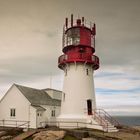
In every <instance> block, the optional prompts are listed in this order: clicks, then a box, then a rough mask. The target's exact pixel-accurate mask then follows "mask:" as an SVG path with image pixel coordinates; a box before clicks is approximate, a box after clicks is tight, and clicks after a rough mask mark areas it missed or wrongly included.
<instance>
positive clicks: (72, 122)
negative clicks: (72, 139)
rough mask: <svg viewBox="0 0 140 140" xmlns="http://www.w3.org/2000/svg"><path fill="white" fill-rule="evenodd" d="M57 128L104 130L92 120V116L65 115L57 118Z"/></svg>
mask: <svg viewBox="0 0 140 140" xmlns="http://www.w3.org/2000/svg"><path fill="white" fill-rule="evenodd" d="M57 121H58V122H59V123H58V126H59V128H68V129H73V128H93V129H98V130H104V129H103V127H102V126H101V125H99V124H98V122H97V121H96V120H94V118H93V116H90V115H89V116H86V115H81V116H80V115H75V116H74V115H68V116H67V115H65V116H59V117H58V118H57Z"/></svg>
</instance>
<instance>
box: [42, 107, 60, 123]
mask: <svg viewBox="0 0 140 140" xmlns="http://www.w3.org/2000/svg"><path fill="white" fill-rule="evenodd" d="M42 107H44V108H45V109H46V111H45V112H44V113H43V120H44V121H47V122H49V121H56V117H57V116H58V115H60V106H48V105H43V106H42ZM52 110H55V117H52V116H51V114H52Z"/></svg>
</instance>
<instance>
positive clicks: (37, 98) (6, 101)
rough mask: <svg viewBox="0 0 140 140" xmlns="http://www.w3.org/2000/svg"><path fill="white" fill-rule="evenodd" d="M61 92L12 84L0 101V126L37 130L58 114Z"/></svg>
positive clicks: (53, 119)
mask: <svg viewBox="0 0 140 140" xmlns="http://www.w3.org/2000/svg"><path fill="white" fill-rule="evenodd" d="M60 105H61V91H58V90H54V89H43V90H40V89H34V88H29V87H25V86H21V85H17V84H13V85H12V86H11V87H10V89H9V90H8V91H7V93H6V94H5V95H4V97H3V98H2V99H1V101H0V125H4V126H12V127H13V126H21V127H22V126H23V127H24V124H25V125H28V123H27V122H29V127H30V128H38V127H41V126H42V125H43V123H41V122H50V121H55V119H56V117H57V116H58V115H59V113H60Z"/></svg>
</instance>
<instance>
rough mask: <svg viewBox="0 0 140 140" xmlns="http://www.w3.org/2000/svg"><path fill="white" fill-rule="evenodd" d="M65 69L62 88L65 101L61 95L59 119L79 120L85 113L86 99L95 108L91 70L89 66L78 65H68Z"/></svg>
mask: <svg viewBox="0 0 140 140" xmlns="http://www.w3.org/2000/svg"><path fill="white" fill-rule="evenodd" d="M66 68H67V73H66V72H65V76H64V86H63V94H65V99H64V95H63V98H62V106H61V117H62V118H65V117H66V118H67V117H69V116H71V117H70V118H72V116H73V117H74V116H75V117H78V118H81V117H82V116H84V115H85V112H87V100H88V99H91V100H92V106H93V108H96V103H95V91H94V80H93V69H92V66H90V65H84V64H80V63H77V64H76V65H75V64H68V66H67V67H66ZM87 69H88V75H87ZM63 116H64V117H63Z"/></svg>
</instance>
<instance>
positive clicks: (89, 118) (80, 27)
mask: <svg viewBox="0 0 140 140" xmlns="http://www.w3.org/2000/svg"><path fill="white" fill-rule="evenodd" d="M95 34H96V27H95V24H91V25H89V26H88V25H86V24H85V20H84V17H82V19H79V18H78V19H76V20H73V15H71V20H70V23H69V20H68V18H66V21H65V26H64V32H63V48H62V51H63V53H64V54H63V55H61V56H60V57H59V59H58V67H59V68H60V69H62V70H63V71H64V84H63V95H62V103H61V113H60V115H59V117H58V118H57V120H58V121H59V122H60V127H67V128H71V127H72V128H73V127H76V126H77V125H78V126H83V127H90V128H99V129H102V127H101V126H100V124H99V122H98V119H97V118H96V119H95V113H96V111H95V110H96V99H95V89H94V79H93V74H94V71H95V70H97V69H98V68H99V58H98V57H97V56H96V55H95V54H94V53H95ZM96 116H97V115H96ZM91 124H95V125H91Z"/></svg>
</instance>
